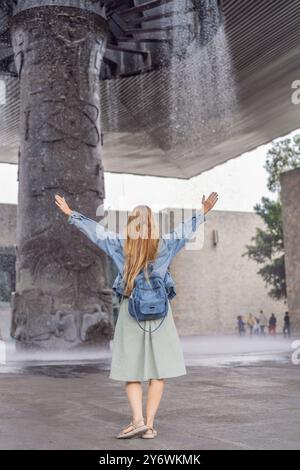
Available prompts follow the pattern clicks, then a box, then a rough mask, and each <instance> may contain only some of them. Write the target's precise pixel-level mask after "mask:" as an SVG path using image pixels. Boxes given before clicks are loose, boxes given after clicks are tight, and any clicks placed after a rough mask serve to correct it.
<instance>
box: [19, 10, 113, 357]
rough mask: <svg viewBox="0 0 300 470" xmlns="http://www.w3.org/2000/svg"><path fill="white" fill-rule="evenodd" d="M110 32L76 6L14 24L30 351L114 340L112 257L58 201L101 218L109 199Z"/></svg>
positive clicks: (31, 13)
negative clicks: (106, 105)
mask: <svg viewBox="0 0 300 470" xmlns="http://www.w3.org/2000/svg"><path fill="white" fill-rule="evenodd" d="M106 33H107V25H106V22H105V21H104V19H103V18H101V17H100V16H97V15H94V14H93V13H91V12H88V11H83V10H80V9H77V8H64V7H61V6H60V7H56V6H51V7H43V8H30V9H28V10H25V11H21V12H19V13H18V14H16V15H15V16H14V17H13V18H12V25H11V35H12V43H13V50H14V58H15V63H16V67H17V70H18V75H19V79H20V90H21V104H22V108H21V117H20V140H21V142H20V151H19V161H20V163H19V200H18V222H17V246H18V250H17V264H16V268H17V282H16V292H15V293H13V296H12V308H13V325H12V335H13V336H14V337H15V338H16V339H17V340H19V341H20V342H21V343H22V344H24V345H25V344H26V345H28V346H32V347H36V346H39V347H42V348H45V349H47V348H54V347H55V348H60V347H61V348H70V347H74V346H76V345H79V344H95V343H97V344H102V345H104V344H107V343H108V341H109V339H111V336H112V291H111V289H109V288H108V287H107V275H106V266H107V264H106V263H107V259H106V255H105V254H104V253H103V252H101V250H99V248H97V247H96V246H95V245H94V244H93V243H92V242H90V241H89V240H88V239H87V238H86V237H85V236H84V235H83V234H82V233H80V232H79V231H77V230H76V229H75V228H74V227H72V226H70V225H68V224H67V220H66V216H65V215H64V214H62V213H61V212H60V211H59V209H58V208H57V206H56V205H55V203H54V200H55V199H54V196H55V194H60V195H61V196H64V197H65V198H66V200H67V202H68V204H69V205H70V207H72V208H74V209H77V210H79V211H81V212H83V213H84V214H85V215H87V216H89V217H91V218H94V219H96V209H97V207H98V206H99V205H101V204H102V203H103V199H104V197H105V191H104V176H103V171H104V170H103V165H102V161H101V158H100V149H101V139H100V133H101V130H100V89H99V73H100V67H101V62H102V57H103V54H104V50H105V45H106Z"/></svg>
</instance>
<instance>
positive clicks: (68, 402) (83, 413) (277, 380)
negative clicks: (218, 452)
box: [0, 360, 300, 450]
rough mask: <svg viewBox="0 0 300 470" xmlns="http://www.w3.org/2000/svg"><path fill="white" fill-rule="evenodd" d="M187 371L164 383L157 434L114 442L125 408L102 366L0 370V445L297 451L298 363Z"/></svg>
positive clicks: (299, 431) (126, 413)
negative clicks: (147, 438)
mask: <svg viewBox="0 0 300 470" xmlns="http://www.w3.org/2000/svg"><path fill="white" fill-rule="evenodd" d="M187 371H188V374H187V375H186V376H182V377H177V378H171V379H168V380H166V385H165V392H164V395H163V398H162V401H161V405H160V408H159V412H158V415H157V418H156V421H155V426H156V429H157V430H158V436H157V438H155V439H151V440H147V441H145V440H143V439H141V438H134V439H128V440H117V439H115V437H114V436H115V435H116V434H117V433H118V432H119V431H120V430H121V428H122V427H123V426H125V425H126V424H128V422H129V419H130V413H129V407H128V402H127V398H126V394H125V390H124V385H123V382H117V381H113V380H110V379H109V378H108V373H109V372H108V370H107V367H106V368H105V367H104V368H101V366H99V365H97V364H90V365H80V366H79V365H68V366H66V365H64V366H55V365H52V366H48V367H46V366H44V367H38V366H29V367H28V368H27V369H26V370H24V371H23V373H22V374H10V373H7V374H0V389H1V402H0V449H96V450H97V449H98V450H111V449H121V450H125V449H129V450H132V449H143V450H145V449H160V450H162V449H181V450H183V449H191V450H193V449H194V450H195V449H300V395H299V386H300V366H296V365H293V364H292V363H291V362H290V361H289V360H287V361H286V362H285V363H276V362H272V361H269V362H261V363H259V364H256V365H247V366H245V365H243V364H237V365H235V366H230V367H219V368H215V367H188V368H187ZM143 386H144V390H145V391H146V383H144V384H143ZM144 398H145V397H144Z"/></svg>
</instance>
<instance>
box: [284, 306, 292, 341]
mask: <svg viewBox="0 0 300 470" xmlns="http://www.w3.org/2000/svg"><path fill="white" fill-rule="evenodd" d="M283 336H284V337H285V338H286V337H288V338H290V337H291V323H290V316H289V312H285V315H284V318H283Z"/></svg>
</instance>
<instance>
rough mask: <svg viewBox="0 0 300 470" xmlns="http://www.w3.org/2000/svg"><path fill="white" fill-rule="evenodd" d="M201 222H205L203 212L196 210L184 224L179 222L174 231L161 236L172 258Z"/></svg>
mask: <svg viewBox="0 0 300 470" xmlns="http://www.w3.org/2000/svg"><path fill="white" fill-rule="evenodd" d="M203 222H206V216H205V214H204V212H203V210H198V211H196V213H195V214H194V215H192V216H191V217H190V218H189V219H187V220H186V221H185V222H180V224H178V225H177V227H176V228H175V229H174V230H172V231H171V232H169V233H166V234H164V235H163V236H162V238H163V239H164V240H165V241H166V243H167V246H168V249H169V251H171V253H172V256H175V255H176V253H178V251H179V250H181V248H183V247H184V246H185V244H186V242H187V241H188V240H189V239H190V238H192V237H193V235H194V234H195V232H196V231H197V229H198V227H199V226H200V224H202V223H203Z"/></svg>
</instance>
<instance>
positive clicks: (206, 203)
mask: <svg viewBox="0 0 300 470" xmlns="http://www.w3.org/2000/svg"><path fill="white" fill-rule="evenodd" d="M217 200H218V193H216V192H213V193H210V195H209V196H208V198H207V199H205V196H204V194H203V196H202V208H203V212H204V214H206V213H207V212H208V211H210V210H211V209H212V208H213V207H214V205H215V204H216V202H217Z"/></svg>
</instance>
